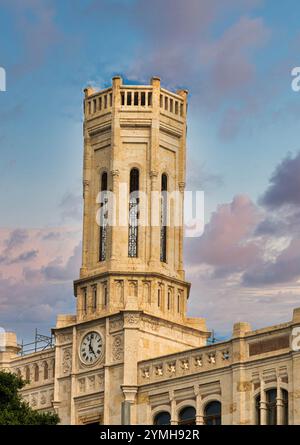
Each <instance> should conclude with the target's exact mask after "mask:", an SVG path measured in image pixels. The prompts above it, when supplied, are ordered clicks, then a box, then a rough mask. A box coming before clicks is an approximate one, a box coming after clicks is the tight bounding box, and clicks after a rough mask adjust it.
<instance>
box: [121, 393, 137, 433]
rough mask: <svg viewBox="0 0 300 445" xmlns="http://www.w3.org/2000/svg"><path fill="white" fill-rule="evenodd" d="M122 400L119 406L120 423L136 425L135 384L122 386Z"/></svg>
mask: <svg viewBox="0 0 300 445" xmlns="http://www.w3.org/2000/svg"><path fill="white" fill-rule="evenodd" d="M122 391H123V395H124V401H123V402H122V406H121V422H122V425H136V412H135V409H134V408H135V398H136V394H137V386H125V385H123V386H122Z"/></svg>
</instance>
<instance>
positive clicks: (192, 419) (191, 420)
mask: <svg viewBox="0 0 300 445" xmlns="http://www.w3.org/2000/svg"><path fill="white" fill-rule="evenodd" d="M178 425H196V410H195V408H194V407H193V406H187V407H186V408H183V409H182V410H181V411H180V413H179V416H178Z"/></svg>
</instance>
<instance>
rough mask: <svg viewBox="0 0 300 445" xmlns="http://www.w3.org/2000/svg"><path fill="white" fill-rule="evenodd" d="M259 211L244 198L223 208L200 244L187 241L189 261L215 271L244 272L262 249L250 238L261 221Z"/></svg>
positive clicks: (200, 240) (242, 196) (210, 224)
mask: <svg viewBox="0 0 300 445" xmlns="http://www.w3.org/2000/svg"><path fill="white" fill-rule="evenodd" d="M260 218H261V217H260V213H259V210H258V208H257V207H256V206H255V205H254V204H253V203H252V201H251V200H250V199H249V198H248V197H247V196H244V195H239V196H236V197H235V198H234V199H233V201H232V202H231V203H230V204H222V205H220V206H219V207H218V208H217V210H216V212H214V213H213V214H212V217H211V220H210V222H209V223H208V224H207V225H206V227H205V231H204V234H203V235H202V237H201V238H199V240H198V241H197V242H195V241H194V240H193V241H192V242H191V241H190V240H187V249H188V254H187V261H188V263H190V264H195V263H198V264H200V263H206V264H209V265H212V266H215V267H216V268H222V269H224V268H226V269H230V270H231V272H233V271H236V270H239V269H243V268H245V267H246V266H248V265H250V264H252V263H253V262H255V261H256V259H257V257H258V256H259V255H260V252H261V248H260V246H259V244H258V243H257V242H256V241H255V240H251V239H250V237H251V235H252V232H253V230H254V228H255V227H256V225H257V223H258V221H259V220H260Z"/></svg>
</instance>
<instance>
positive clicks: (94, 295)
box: [93, 285, 98, 311]
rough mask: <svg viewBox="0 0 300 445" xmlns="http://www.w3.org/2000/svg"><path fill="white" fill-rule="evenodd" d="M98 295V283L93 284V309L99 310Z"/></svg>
mask: <svg viewBox="0 0 300 445" xmlns="http://www.w3.org/2000/svg"><path fill="white" fill-rule="evenodd" d="M97 303H98V296H97V285H95V286H93V310H94V311H96V310H97Z"/></svg>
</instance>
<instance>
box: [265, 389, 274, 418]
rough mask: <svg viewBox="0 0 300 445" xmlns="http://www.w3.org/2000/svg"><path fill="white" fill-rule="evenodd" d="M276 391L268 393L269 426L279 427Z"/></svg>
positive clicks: (271, 390) (272, 390)
mask: <svg viewBox="0 0 300 445" xmlns="http://www.w3.org/2000/svg"><path fill="white" fill-rule="evenodd" d="M276 397H277V391H276V389H270V390H269V391H266V399H267V425H277V408H276Z"/></svg>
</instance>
